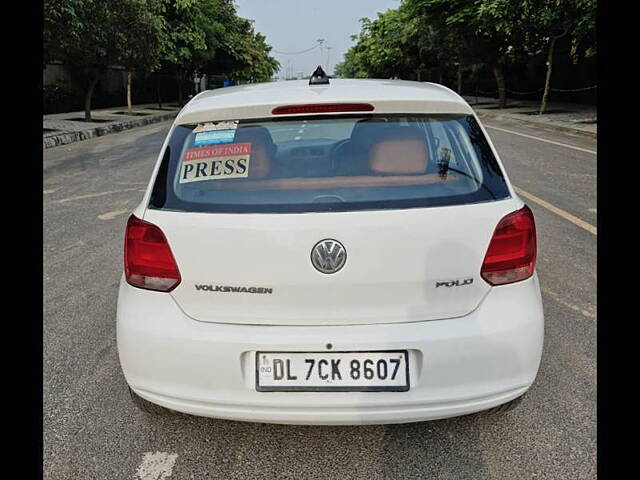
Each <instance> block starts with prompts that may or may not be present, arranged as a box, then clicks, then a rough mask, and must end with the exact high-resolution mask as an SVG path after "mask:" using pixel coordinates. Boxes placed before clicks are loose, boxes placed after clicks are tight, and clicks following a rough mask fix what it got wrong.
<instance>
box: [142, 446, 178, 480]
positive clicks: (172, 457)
mask: <svg viewBox="0 0 640 480" xmlns="http://www.w3.org/2000/svg"><path fill="white" fill-rule="evenodd" d="M177 458H178V454H177V453H165V452H155V453H151V452H147V453H145V454H144V456H143V457H142V463H141V464H140V466H139V467H138V469H137V470H136V477H138V478H139V479H140V480H164V479H165V478H169V477H170V476H171V473H173V466H174V465H175V463H176V459H177Z"/></svg>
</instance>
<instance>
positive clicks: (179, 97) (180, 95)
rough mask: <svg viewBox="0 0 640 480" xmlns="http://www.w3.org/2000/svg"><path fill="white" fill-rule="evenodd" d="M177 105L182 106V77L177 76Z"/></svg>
mask: <svg viewBox="0 0 640 480" xmlns="http://www.w3.org/2000/svg"><path fill="white" fill-rule="evenodd" d="M178 105H180V106H181V107H182V106H183V103H182V78H180V77H178Z"/></svg>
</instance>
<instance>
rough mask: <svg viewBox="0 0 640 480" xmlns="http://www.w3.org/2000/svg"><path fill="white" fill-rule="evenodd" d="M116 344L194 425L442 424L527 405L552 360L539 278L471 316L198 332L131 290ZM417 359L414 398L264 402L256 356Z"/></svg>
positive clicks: (128, 364)
mask: <svg viewBox="0 0 640 480" xmlns="http://www.w3.org/2000/svg"><path fill="white" fill-rule="evenodd" d="M117 322H118V325H117V327H118V328H117V339H118V352H119V356H120V362H121V365H122V369H123V372H124V375H125V377H126V380H127V382H128V383H129V385H130V386H131V387H132V388H133V390H134V391H135V392H137V393H138V394H139V395H140V396H141V397H143V398H146V399H147V400H149V401H151V402H154V403H157V404H159V405H162V406H165V407H167V408H170V409H173V410H177V411H182V412H185V413H189V414H194V415H201V416H207V417H216V418H225V419H231V420H245V421H256V422H269V423H291V424H327V425H328V424H367V423H404V422H415V421H423V420H434V419H438V418H446V417H452V416H457V415H465V414H469V413H473V412H477V411H481V410H484V409H487V408H491V407H493V406H497V405H500V404H502V403H505V402H507V401H509V400H511V399H513V398H516V397H518V396H520V395H522V394H523V393H524V392H525V391H526V390H527V389H528V388H529V387H530V386H531V384H532V383H533V381H534V379H535V377H536V374H537V371H538V367H539V364H540V358H541V354H542V345H543V335H544V319H543V310H542V302H541V299H540V291H539V287H538V281H537V277H535V276H534V277H533V278H531V279H529V280H526V281H524V282H519V283H516V284H513V285H506V286H502V287H497V288H493V289H492V290H491V292H490V293H489V294H488V295H487V297H486V298H485V299H484V301H483V302H482V304H481V305H480V307H478V308H477V309H476V310H475V311H474V312H472V313H471V314H469V315H467V316H464V317H460V318H455V319H448V320H434V321H426V322H414V323H402V324H377V325H353V326H264V325H261V326H258V325H255V326H254V325H232V324H214V323H203V322H198V321H195V320H193V319H191V318H190V317H187V316H186V315H185V314H184V313H183V312H182V311H181V310H180V309H179V307H178V306H177V305H176V303H175V302H174V300H173V299H172V298H171V297H170V296H169V295H166V294H162V293H156V292H150V291H145V290H140V289H136V288H134V287H131V286H129V285H128V284H127V283H126V282H124V281H123V282H121V285H120V294H119V298H118V314H117ZM328 343H331V344H332V345H333V351H353V350H395V349H407V350H409V363H410V379H411V388H410V390H409V391H408V392H296V393H290V392H257V391H256V390H255V371H254V361H255V356H254V352H255V351H261V350H263V351H280V350H281V351H322V350H325V349H326V345H327V344H328Z"/></svg>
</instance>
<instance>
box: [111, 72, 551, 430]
mask: <svg viewBox="0 0 640 480" xmlns="http://www.w3.org/2000/svg"><path fill="white" fill-rule="evenodd" d="M292 83H295V84H296V87H297V88H299V89H300V90H301V92H296V91H295V89H294V91H293V92H289V93H288V95H287V98H286V99H287V100H291V98H293V99H297V96H299V97H300V99H299V100H298V101H297V102H291V103H287V102H285V101H280V102H273V103H269V101H268V100H273V99H271V98H270V97H269V95H267V94H266V91H267V87H256V90H257V91H258V93H257V94H256V92H255V91H254V90H249V91H250V92H252V94H253V95H258V96H260V97H261V98H263V101H262V103H260V102H258V101H257V99H251V98H249V99H246V98H245V99H243V100H236V102H240V103H241V102H242V101H244V102H245V106H244V108H242V107H243V106H242V105H237V104H236V105H231V101H230V100H226V102H227V103H225V98H224V97H223V96H222V94H220V96H221V97H220V99H219V101H216V100H218V99H216V98H213V99H210V101H206V102H205V101H204V100H203V99H202V98H200V99H198V97H196V99H194V100H195V102H194V104H193V105H192V106H191V108H189V106H187V108H185V110H184V111H183V112H182V113H181V115H180V116H179V117H178V119H177V120H176V123H175V125H174V126H173V127H172V130H171V132H170V134H169V136H168V138H167V141H166V142H165V145H164V146H163V151H162V152H161V155H160V158H159V161H158V165H157V167H156V170H155V172H154V176H153V178H152V181H151V184H150V188H149V191H148V194H147V195H145V199H144V200H143V203H142V204H141V206H140V207H139V208H137V209H136V211H134V214H133V215H132V217H131V218H130V220H129V223H128V226H127V232H126V235H125V274H124V275H123V281H122V282H121V285H120V292H119V299H118V348H119V353H120V359H121V363H122V367H123V371H124V373H125V377H126V379H127V382H128V383H129V385H130V386H131V388H132V389H133V390H134V392H136V393H137V394H138V395H140V396H141V397H143V398H144V399H146V400H148V401H151V402H153V403H156V404H159V405H162V406H165V407H167V408H170V409H174V410H178V411H183V412H187V413H192V414H197V415H205V416H213V417H219V418H229V419H236V420H251V421H265V422H280V423H313V424H353V423H395V422H408V421H419V420H427V419H434V418H443V417H448V416H454V415H460V414H465V413H471V412H473V411H479V410H483V409H487V408H491V407H493V406H496V405H500V404H503V403H505V402H507V401H510V400H512V399H514V398H517V397H519V396H520V395H522V394H523V393H524V392H525V391H526V390H527V389H528V388H529V386H530V385H531V384H532V382H533V380H534V378H535V376H536V373H537V369H538V365H539V362H540V356H541V351H542V337H543V315H542V304H541V300H540V293H539V286H538V280H537V276H536V274H535V257H536V239H535V225H534V222H533V217H532V215H531V212H530V210H529V209H528V208H527V207H526V206H525V205H524V204H523V203H522V201H521V200H520V199H519V198H517V196H515V194H514V193H513V191H512V189H511V188H510V186H509V182H508V179H507V177H506V176H505V174H504V172H503V170H502V166H501V165H500V162H499V159H498V157H497V154H496V153H495V150H494V148H493V147H492V145H491V144H490V142H489V140H488V138H487V137H486V134H485V133H484V130H483V128H482V127H481V125H480V123H479V121H478V119H477V118H476V117H475V115H474V114H473V112H472V111H471V109H470V108H469V107H468V105H466V104H465V103H464V102H463V101H462V100H461V99H459V97H457V96H455V95H454V94H452V93H451V92H448V91H446V90H445V89H442V87H436V86H431V87H430V89H429V91H428V92H427V91H425V92H423V91H422V90H421V88H423V87H422V86H421V84H415V85H417V86H414V85H407V84H410V83H412V82H400V90H401V91H400V92H398V91H396V90H394V88H396V89H397V88H398V84H393V82H390V83H391V84H390V85H378V84H376V85H375V88H374V90H376V92H375V93H374V92H373V91H372V92H370V93H369V94H368V96H367V93H366V90H367V89H368V88H369V89H371V88H372V87H371V85H372V84H371V83H366V82H364V83H361V84H354V83H352V82H345V85H344V87H340V86H339V82H335V85H331V86H329V87H318V86H307V85H301V84H300V83H299V82H292ZM354 85H362V88H360V89H357V90H356V89H354ZM319 88H322V90H317V89H319ZM261 89H264V90H265V91H264V92H263V91H262V90H261ZM305 89H306V90H305ZM309 89H311V91H312V92H313V93H312V95H318V96H320V97H322V96H323V95H324V96H327V97H328V98H327V99H326V100H325V99H324V98H323V100H324V101H321V102H317V101H315V102H314V103H311V102H309V101H308V97H309V93H308V91H309ZM314 89H315V90H314ZM331 89H334V90H333V91H331ZM302 90H304V91H302ZM356 91H360V93H358V94H357V95H359V96H357V95H356V93H355V92H356ZM363 91H364V92H363ZM387 92H389V93H387ZM240 93H242V92H238V96H237V97H236V98H237V99H238V98H240ZM273 97H277V95H274V96H273ZM411 98H413V99H414V101H413V102H410V99H411ZM347 99H350V100H351V101H349V102H347V101H346V100H347ZM198 100H200V102H198ZM276 100H277V99H276ZM303 100H306V103H303ZM329 100H331V101H329ZM199 104H200V106H199Z"/></svg>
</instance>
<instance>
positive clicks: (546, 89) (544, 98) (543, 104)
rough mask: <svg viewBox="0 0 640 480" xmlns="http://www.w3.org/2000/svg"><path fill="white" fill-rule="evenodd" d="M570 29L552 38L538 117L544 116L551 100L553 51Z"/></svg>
mask: <svg viewBox="0 0 640 480" xmlns="http://www.w3.org/2000/svg"><path fill="white" fill-rule="evenodd" d="M569 29H570V27H567V28H566V29H565V31H564V32H562V33H561V34H560V35H556V36H555V37H551V42H550V43H549V54H548V56H547V76H546V78H545V80H544V93H543V94H542V101H541V102H540V111H539V112H538V115H542V114H544V112H545V110H546V109H547V100H548V98H549V90H550V89H551V70H552V68H553V50H554V49H555V46H556V40H558V39H560V38H562V37H564V36H565V35H566V34H567V33H569Z"/></svg>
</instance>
